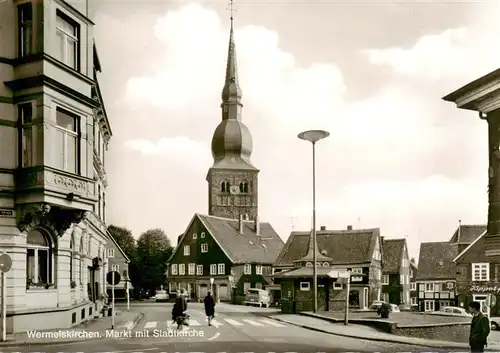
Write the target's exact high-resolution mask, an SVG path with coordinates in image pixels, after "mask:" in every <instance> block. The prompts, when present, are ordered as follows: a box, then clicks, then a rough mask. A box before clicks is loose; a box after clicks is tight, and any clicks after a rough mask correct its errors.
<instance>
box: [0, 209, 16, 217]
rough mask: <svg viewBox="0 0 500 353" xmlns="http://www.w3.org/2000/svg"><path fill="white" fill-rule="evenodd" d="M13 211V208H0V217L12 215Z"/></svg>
mask: <svg viewBox="0 0 500 353" xmlns="http://www.w3.org/2000/svg"><path fill="white" fill-rule="evenodd" d="M13 215H14V211H13V210H5V209H0V217H2V216H13Z"/></svg>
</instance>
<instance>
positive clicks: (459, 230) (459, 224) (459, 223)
mask: <svg viewBox="0 0 500 353" xmlns="http://www.w3.org/2000/svg"><path fill="white" fill-rule="evenodd" d="M460 228H462V220H461V219H459V220H458V232H457V243H460V233H461V229H460Z"/></svg>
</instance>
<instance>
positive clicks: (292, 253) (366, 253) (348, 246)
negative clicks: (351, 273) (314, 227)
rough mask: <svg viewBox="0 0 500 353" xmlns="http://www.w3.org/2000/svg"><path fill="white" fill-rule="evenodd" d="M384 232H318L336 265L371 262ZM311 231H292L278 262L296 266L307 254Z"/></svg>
mask: <svg viewBox="0 0 500 353" xmlns="http://www.w3.org/2000/svg"><path fill="white" fill-rule="evenodd" d="M379 234H380V231H379V229H378V228H375V229H355V230H320V231H317V232H316V239H317V243H318V248H319V251H320V253H321V254H323V255H325V256H328V257H329V258H331V259H332V260H331V262H332V263H333V264H339V265H340V264H346V265H347V264H360V263H366V262H371V260H372V257H373V250H374V248H375V245H376V243H377V241H378V238H379ZM309 238H310V231H307V232H292V233H291V234H290V237H289V238H288V240H287V243H286V245H285V246H284V248H283V250H282V251H281V253H280V254H279V256H278V258H277V259H276V265H293V263H294V262H295V261H297V260H300V259H301V258H303V257H304V256H306V254H307V251H308V249H309Z"/></svg>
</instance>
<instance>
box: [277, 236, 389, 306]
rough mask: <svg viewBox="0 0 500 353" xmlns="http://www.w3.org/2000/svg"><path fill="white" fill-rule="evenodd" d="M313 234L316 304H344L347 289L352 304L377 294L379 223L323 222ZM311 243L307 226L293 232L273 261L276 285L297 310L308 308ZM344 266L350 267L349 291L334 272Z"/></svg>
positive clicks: (366, 303) (367, 301)
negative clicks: (336, 226)
mask: <svg viewBox="0 0 500 353" xmlns="http://www.w3.org/2000/svg"><path fill="white" fill-rule="evenodd" d="M316 239H317V246H318V248H317V254H318V255H317V261H318V264H317V266H318V267H320V268H318V284H319V290H318V309H319V310H338V309H340V308H343V307H344V306H345V300H346V295H348V296H349V303H350V306H351V307H353V308H361V309H364V308H368V307H369V306H370V303H371V302H372V301H374V300H377V299H379V298H380V292H381V275H382V272H381V244H380V231H379V229H355V230H354V229H352V227H351V226H349V227H348V228H347V230H327V229H326V227H323V226H322V227H321V228H320V230H318V231H317V232H316ZM312 249H313V244H312V241H311V232H310V231H309V232H292V233H291V234H290V236H289V238H288V240H287V242H286V244H285V246H284V248H283V250H282V251H281V253H280V254H279V256H278V257H277V260H276V263H275V265H274V273H275V274H274V276H273V278H274V279H275V283H279V284H280V286H281V296H282V298H285V299H288V300H290V301H292V302H295V309H296V311H308V310H311V309H312V308H311V305H312V297H311V296H312V293H313V292H312V290H311V288H312V272H313V271H312V270H313V269H312V266H313V262H312ZM345 271H350V272H352V276H351V285H350V290H349V293H346V287H345V285H343V284H340V283H339V282H338V281H337V279H336V278H335V277H334V276H335V273H337V272H345ZM332 273H333V274H332Z"/></svg>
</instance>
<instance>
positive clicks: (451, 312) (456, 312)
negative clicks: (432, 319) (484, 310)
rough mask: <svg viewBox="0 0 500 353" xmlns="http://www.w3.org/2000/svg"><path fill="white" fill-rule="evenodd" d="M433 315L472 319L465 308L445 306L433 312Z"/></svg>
mask: <svg viewBox="0 0 500 353" xmlns="http://www.w3.org/2000/svg"><path fill="white" fill-rule="evenodd" d="M430 314H431V315H443V316H461V317H472V315H471V314H469V313H468V312H467V310H465V309H464V308H461V307H459V306H444V307H442V308H441V309H439V310H437V311H432V312H431V313H430Z"/></svg>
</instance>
